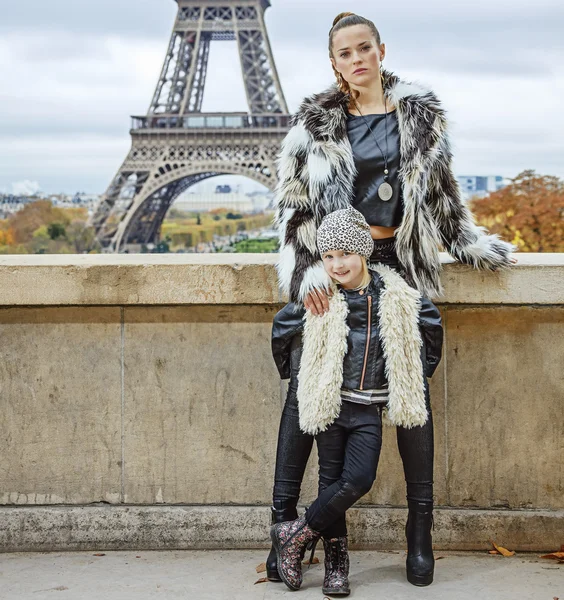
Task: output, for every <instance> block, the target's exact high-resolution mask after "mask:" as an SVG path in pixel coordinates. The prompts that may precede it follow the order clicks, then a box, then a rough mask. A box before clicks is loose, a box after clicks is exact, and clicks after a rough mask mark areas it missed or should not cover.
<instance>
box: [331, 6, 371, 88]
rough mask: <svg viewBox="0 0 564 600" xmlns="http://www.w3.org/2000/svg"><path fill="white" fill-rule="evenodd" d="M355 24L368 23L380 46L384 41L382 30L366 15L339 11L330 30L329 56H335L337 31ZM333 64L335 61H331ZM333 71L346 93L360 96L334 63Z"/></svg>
mask: <svg viewBox="0 0 564 600" xmlns="http://www.w3.org/2000/svg"><path fill="white" fill-rule="evenodd" d="M353 25H366V26H367V27H369V28H370V31H371V32H372V35H373V36H374V37H375V38H376V43H377V44H378V46H380V45H381V43H382V41H381V39H380V32H379V31H378V28H377V27H376V25H374V23H373V22H372V21H371V20H370V19H366V18H365V17H361V16H360V15H356V14H355V13H352V12H342V13H339V14H338V15H337V16H336V17H335V19H334V20H333V26H332V27H331V30H330V31H329V57H330V58H334V56H333V37H334V35H335V33H337V31H340V30H341V29H345V27H352V26H353ZM331 64H332V65H333V63H331ZM333 73H335V78H336V79H337V85H338V86H339V89H340V90H341V92H343V93H344V94H348V95H349V96H351V97H352V96H353V95H354V97H355V98H356V96H358V92H357V91H356V90H351V87H350V85H349V82H348V81H345V80H344V79H343V76H342V75H341V74H340V73H339V71H337V69H336V68H335V66H334V65H333Z"/></svg>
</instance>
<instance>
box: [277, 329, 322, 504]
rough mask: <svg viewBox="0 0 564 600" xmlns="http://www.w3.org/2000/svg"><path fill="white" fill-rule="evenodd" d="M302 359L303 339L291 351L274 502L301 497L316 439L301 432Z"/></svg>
mask: <svg viewBox="0 0 564 600" xmlns="http://www.w3.org/2000/svg"><path fill="white" fill-rule="evenodd" d="M301 357H302V336H301V334H298V335H296V336H295V337H294V339H293V340H292V346H291V351H290V383H289V384H288V393H287V395H286V402H285V404H284V410H283V411H282V417H281V419H280V428H279V430H278V447H277V450H276V468H275V472H274V490H273V494H272V495H273V501H274V502H273V503H274V505H275V506H276V505H277V504H278V503H283V502H287V501H292V502H294V503H295V504H297V502H298V498H299V497H300V489H301V485H302V480H303V478H304V472H305V468H306V465H307V461H308V459H309V455H310V454H311V449H312V447H313V436H312V435H308V434H306V433H303V432H302V430H301V429H300V422H299V413H298V372H299V370H300V360H301Z"/></svg>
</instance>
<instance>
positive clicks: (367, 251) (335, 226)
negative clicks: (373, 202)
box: [317, 206, 374, 259]
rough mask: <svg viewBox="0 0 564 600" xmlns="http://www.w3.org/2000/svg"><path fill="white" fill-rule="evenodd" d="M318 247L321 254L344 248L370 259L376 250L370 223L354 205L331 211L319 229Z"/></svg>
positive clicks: (345, 250)
mask: <svg viewBox="0 0 564 600" xmlns="http://www.w3.org/2000/svg"><path fill="white" fill-rule="evenodd" d="M317 249H318V250H319V254H323V253H324V252H329V251H330V250H342V251H343V252H353V253H354V254H360V256H364V257H365V258H366V259H369V258H370V255H371V254H372V252H373V250H374V240H373V239H372V236H371V235H370V225H368V223H367V222H366V219H365V218H364V217H363V216H362V214H361V213H359V212H358V210H356V209H355V208H353V207H352V206H351V207H350V208H343V209H341V210H336V211H335V212H332V213H329V214H328V215H327V216H326V217H325V218H324V219H323V221H321V224H320V225H319V228H318V229H317Z"/></svg>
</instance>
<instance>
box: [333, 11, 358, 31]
mask: <svg viewBox="0 0 564 600" xmlns="http://www.w3.org/2000/svg"><path fill="white" fill-rule="evenodd" d="M354 16H355V13H352V12H342V13H339V14H338V15H337V16H336V17H335V19H334V20H333V27H335V25H336V24H337V23H338V22H339V21H340V20H341V19H344V18H345V17H354Z"/></svg>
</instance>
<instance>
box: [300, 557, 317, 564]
mask: <svg viewBox="0 0 564 600" xmlns="http://www.w3.org/2000/svg"><path fill="white" fill-rule="evenodd" d="M302 564H304V565H309V564H310V563H309V558H308V559H306V560H304V562H303V563H302ZM311 564H312V565H318V564H319V559H318V558H317V556H314V557H313V560H312V561H311Z"/></svg>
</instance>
